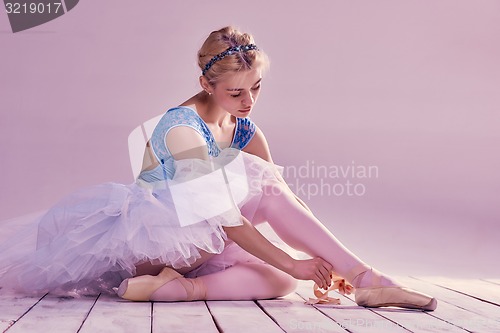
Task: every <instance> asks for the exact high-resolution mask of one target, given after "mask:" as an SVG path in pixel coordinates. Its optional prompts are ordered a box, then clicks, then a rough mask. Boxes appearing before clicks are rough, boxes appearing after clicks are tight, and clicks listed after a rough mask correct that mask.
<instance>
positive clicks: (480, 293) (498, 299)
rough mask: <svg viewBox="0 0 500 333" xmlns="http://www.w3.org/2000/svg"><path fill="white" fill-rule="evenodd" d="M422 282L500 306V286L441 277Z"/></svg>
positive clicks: (477, 280) (476, 280)
mask: <svg viewBox="0 0 500 333" xmlns="http://www.w3.org/2000/svg"><path fill="white" fill-rule="evenodd" d="M421 280H423V281H427V282H430V283H433V284H435V285H437V286H440V287H444V288H449V289H452V290H455V291H458V292H461V293H463V294H466V295H470V296H473V297H476V298H478V299H481V300H483V301H486V302H490V303H494V304H496V305H498V306H500V285H496V284H493V283H489V282H486V281H481V280H479V279H475V280H469V279H452V278H446V277H440V278H421Z"/></svg>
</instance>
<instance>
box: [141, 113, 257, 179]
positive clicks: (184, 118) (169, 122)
mask: <svg viewBox="0 0 500 333" xmlns="http://www.w3.org/2000/svg"><path fill="white" fill-rule="evenodd" d="M236 120H237V122H236V128H235V131H234V137H233V141H232V142H231V145H230V147H231V148H236V149H239V150H242V149H243V148H245V147H246V145H247V144H248V143H249V142H250V140H251V139H252V137H253V136H254V134H255V129H256V127H255V123H254V122H253V121H252V120H250V119H249V118H236ZM177 126H187V127H191V128H193V129H194V130H196V131H197V132H198V133H199V134H200V135H201V136H202V137H203V139H204V140H205V142H206V143H207V147H208V155H210V156H213V157H216V156H218V155H219V153H220V152H221V149H220V148H219V146H218V145H217V142H215V138H214V136H213V134H212V132H211V131H210V129H209V128H208V126H207V124H206V123H205V122H204V121H203V119H201V117H200V116H199V115H198V113H197V112H196V111H195V110H194V109H193V108H190V107H188V106H178V107H175V108H172V109H169V110H168V111H167V112H165V114H164V115H163V117H162V118H161V119H160V121H159V123H158V125H156V127H155V129H154V131H153V134H152V136H151V139H150V143H151V147H152V149H153V153H154V155H155V157H156V159H157V160H158V162H159V163H160V165H158V166H157V167H156V168H154V169H152V170H148V171H142V172H141V173H140V174H139V177H138V178H140V179H142V180H144V181H146V182H154V181H159V180H165V179H172V177H173V175H174V172H175V167H174V158H173V157H172V155H171V154H170V151H169V150H168V147H167V145H166V142H165V139H166V137H167V134H168V132H169V131H170V130H171V129H172V128H175V127H177Z"/></svg>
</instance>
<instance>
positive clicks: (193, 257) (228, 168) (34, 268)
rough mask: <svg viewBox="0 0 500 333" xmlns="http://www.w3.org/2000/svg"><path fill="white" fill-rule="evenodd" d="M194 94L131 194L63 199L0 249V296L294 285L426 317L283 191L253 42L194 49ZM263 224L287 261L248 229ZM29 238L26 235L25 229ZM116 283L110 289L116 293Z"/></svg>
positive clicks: (179, 294) (210, 293)
mask: <svg viewBox="0 0 500 333" xmlns="http://www.w3.org/2000/svg"><path fill="white" fill-rule="evenodd" d="M198 64H199V66H200V70H201V76H200V78H199V81H200V85H201V88H202V91H201V92H199V93H198V94H196V95H195V96H193V97H191V98H190V99H188V100H187V101H185V102H184V103H182V104H181V105H180V106H177V107H174V108H172V109H169V110H168V111H167V112H166V113H165V114H164V116H163V117H162V119H161V120H160V122H159V124H158V125H157V127H156V128H155V130H154V132H153V134H152V137H151V139H150V141H149V142H148V144H147V147H146V150H145V155H144V164H143V170H142V172H141V173H140V175H139V177H138V179H137V181H136V182H135V183H134V184H131V185H128V186H126V185H121V184H115V183H107V184H102V185H99V186H93V187H90V188H87V189H83V190H81V191H78V192H76V193H73V194H72V195H70V196H68V197H66V198H64V199H63V200H62V201H61V202H60V203H58V204H57V205H55V206H54V207H52V208H51V209H50V210H49V211H48V212H47V213H45V214H43V215H42V216H40V217H39V218H37V219H34V220H33V221H32V222H31V223H29V224H28V225H27V227H26V228H27V230H25V231H24V235H28V236H26V237H24V238H20V237H11V239H10V241H9V242H6V243H5V245H4V246H2V248H0V250H1V253H2V256H3V258H2V259H0V264H1V266H0V269H1V270H0V274H1V272H2V271H3V274H2V276H1V277H0V286H4V287H10V288H13V289H16V290H21V291H24V292H47V291H52V292H76V293H78V294H82V293H95V292H106V291H107V292H112V290H114V291H115V292H116V293H117V294H118V295H119V296H120V297H122V298H125V299H129V300H137V301H141V300H142V301H147V300H153V301H189V300H250V299H262V298H272V297H278V296H283V295H286V294H288V293H290V292H292V291H293V290H294V288H295V282H296V280H295V279H302V280H313V281H314V282H315V283H316V284H317V285H318V286H319V287H320V288H323V289H328V287H329V286H330V285H331V283H332V275H331V272H334V273H335V274H337V275H339V276H342V277H344V278H345V279H346V280H347V281H348V282H349V283H351V284H352V285H353V286H354V288H355V300H356V303H357V304H359V305H363V306H368V307H380V306H398V307H404V308H417V309H423V310H430V311H432V310H434V309H435V308H436V305H437V302H436V300H435V299H434V298H432V297H430V296H428V295H425V294H422V293H419V292H417V291H414V290H411V289H408V288H404V287H402V286H401V285H399V284H397V283H396V282H395V281H393V280H392V279H391V278H390V277H388V276H386V275H384V274H382V273H381V272H379V271H376V270H375V269H372V268H371V267H369V266H367V265H366V264H365V263H364V262H362V261H361V260H360V259H359V258H358V257H356V256H355V255H354V254H353V253H351V252H350V251H349V250H348V249H347V248H345V247H344V246H343V245H342V244H341V243H340V242H339V241H338V240H337V239H336V238H335V236H334V235H333V234H332V233H331V232H330V231H329V230H328V229H327V228H326V227H324V226H323V225H322V224H321V223H320V221H318V219H317V218H316V217H315V216H314V215H313V213H312V212H311V211H310V210H309V208H308V207H307V206H306V205H305V204H304V202H302V201H301V200H300V199H299V198H298V197H297V196H295V195H294V193H293V192H292V191H291V190H290V188H289V187H288V186H287V184H286V183H285V181H284V180H283V178H282V177H281V175H280V172H279V168H278V167H276V166H275V165H274V163H273V161H272V158H271V153H270V151H269V147H268V144H267V142H266V139H265V136H264V134H263V133H262V131H261V130H260V129H259V128H258V127H257V126H256V125H255V123H253V122H252V121H251V120H250V118H249V115H250V113H251V112H252V109H253V107H254V106H255V103H256V102H257V99H258V96H259V92H260V90H261V84H262V77H263V74H264V72H265V70H266V69H267V66H268V60H267V57H266V55H265V53H264V52H263V51H262V50H261V49H259V47H258V46H257V45H256V44H255V42H254V40H253V38H252V36H250V35H249V34H246V33H241V32H239V31H237V30H235V29H234V28H232V27H225V28H223V29H221V30H218V31H214V32H212V33H211V34H210V35H209V36H208V38H207V39H206V41H205V42H204V44H203V45H202V47H201V49H200V50H199V52H198ZM264 221H267V222H268V223H269V224H270V226H271V227H272V228H273V229H274V231H276V233H277V234H278V235H279V236H280V238H282V239H283V240H284V241H285V242H286V243H287V244H288V245H290V246H291V247H293V248H294V249H296V250H299V251H303V252H305V253H307V254H309V255H310V256H311V257H312V259H307V260H297V259H294V258H292V257H291V256H290V255H288V254H287V253H286V252H284V251H283V250H281V249H280V248H278V247H276V246H275V245H273V244H272V243H271V242H269V241H268V240H267V239H266V238H265V237H264V236H262V234H261V233H259V231H258V230H257V229H256V228H255V225H258V224H259V223H262V222H264ZM30 230H31V231H30ZM116 287H118V288H116Z"/></svg>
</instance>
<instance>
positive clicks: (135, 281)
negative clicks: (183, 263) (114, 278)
mask: <svg viewBox="0 0 500 333" xmlns="http://www.w3.org/2000/svg"><path fill="white" fill-rule="evenodd" d="M181 277H183V276H182V275H181V274H179V273H177V272H176V271H175V270H173V269H172V268H170V267H165V268H164V269H162V271H161V272H160V274H158V275H156V276H152V275H141V276H137V277H134V278H130V279H125V280H123V281H122V283H121V284H120V286H119V287H118V289H117V290H116V293H117V294H118V296H120V297H121V298H124V299H128V300H131V301H149V300H150V298H151V295H153V293H154V292H155V291H156V290H158V289H159V288H161V287H162V286H163V285H165V284H166V283H168V282H170V281H172V280H175V279H178V278H181Z"/></svg>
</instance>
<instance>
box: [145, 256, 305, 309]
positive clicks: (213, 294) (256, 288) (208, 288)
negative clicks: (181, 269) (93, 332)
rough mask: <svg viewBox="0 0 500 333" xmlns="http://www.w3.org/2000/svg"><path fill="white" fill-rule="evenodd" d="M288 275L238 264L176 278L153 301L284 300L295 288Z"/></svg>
mask: <svg viewBox="0 0 500 333" xmlns="http://www.w3.org/2000/svg"><path fill="white" fill-rule="evenodd" d="M296 283H297V282H296V280H295V279H294V278H292V277H291V276H290V275H288V274H286V273H284V272H282V271H280V270H278V269H276V268H274V267H273V266H271V265H269V264H265V263H258V262H247V263H239V264H237V265H235V266H232V267H230V268H228V269H226V270H224V271H220V272H216V273H213V274H208V275H203V276H199V277H197V278H193V279H190V278H184V277H178V278H176V279H174V280H172V281H170V282H168V283H166V284H164V285H163V286H162V287H160V288H159V289H157V290H156V291H155V292H154V293H153V294H152V295H151V298H150V299H151V300H152V301H186V300H253V299H266V298H274V297H279V296H284V295H287V294H289V293H290V292H292V291H293V290H294V289H295V287H296Z"/></svg>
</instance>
